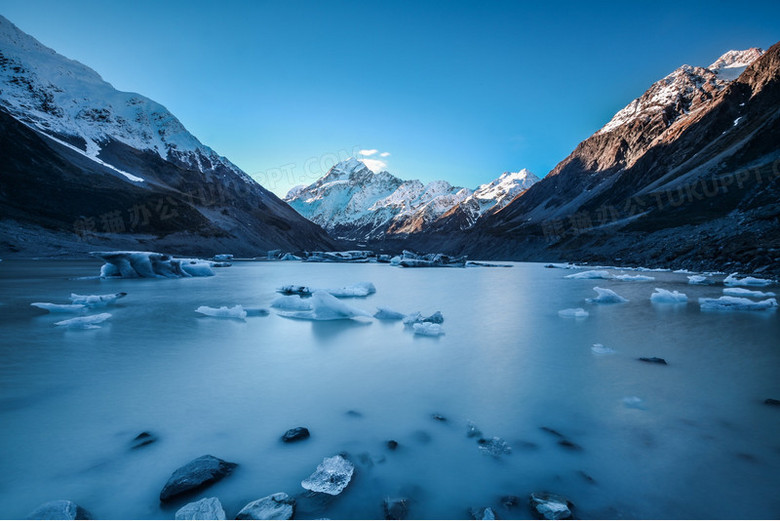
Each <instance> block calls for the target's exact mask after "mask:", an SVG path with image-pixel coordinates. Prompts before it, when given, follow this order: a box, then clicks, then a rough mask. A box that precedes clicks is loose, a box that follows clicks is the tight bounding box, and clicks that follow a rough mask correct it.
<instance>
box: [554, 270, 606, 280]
mask: <svg viewBox="0 0 780 521" xmlns="http://www.w3.org/2000/svg"><path fill="white" fill-rule="evenodd" d="M564 278H565V279H611V278H612V275H610V274H609V272H608V271H605V270H588V271H581V272H579V273H572V274H571V275H566V276H565V277H564Z"/></svg>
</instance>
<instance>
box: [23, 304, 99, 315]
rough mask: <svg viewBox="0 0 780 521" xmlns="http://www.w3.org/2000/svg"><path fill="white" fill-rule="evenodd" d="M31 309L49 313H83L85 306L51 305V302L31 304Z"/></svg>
mask: <svg viewBox="0 0 780 521" xmlns="http://www.w3.org/2000/svg"><path fill="white" fill-rule="evenodd" d="M30 305H31V306H33V307H36V308H40V309H45V310H46V311H48V312H49V313H83V312H84V311H86V309H87V306H85V305H84V304H52V303H51V302H33V303H32V304H30Z"/></svg>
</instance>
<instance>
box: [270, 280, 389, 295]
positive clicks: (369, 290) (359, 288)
mask: <svg viewBox="0 0 780 521" xmlns="http://www.w3.org/2000/svg"><path fill="white" fill-rule="evenodd" d="M276 291H277V292H278V293H282V294H283V295H301V296H308V295H311V294H313V293H314V292H315V291H325V292H327V293H330V294H331V295H333V296H334V297H337V298H350V297H367V296H369V295H372V294H374V293H376V287H375V286H374V284H372V283H371V282H358V283H357V284H355V285H352V286H344V287H341V288H312V287H309V286H299V285H296V284H288V285H287V286H282V287H280V288H277V290H276Z"/></svg>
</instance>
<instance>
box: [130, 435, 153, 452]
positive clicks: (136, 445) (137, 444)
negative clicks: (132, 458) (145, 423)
mask: <svg viewBox="0 0 780 521" xmlns="http://www.w3.org/2000/svg"><path fill="white" fill-rule="evenodd" d="M155 441H157V436H155V435H153V434H150V433H148V432H146V431H144V432H142V433H141V434H139V435H138V436H136V437H135V438H133V441H132V445H131V446H130V448H131V449H140V448H141V447H145V446H146V445H149V444H151V443H154V442H155Z"/></svg>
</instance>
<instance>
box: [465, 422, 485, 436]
mask: <svg viewBox="0 0 780 521" xmlns="http://www.w3.org/2000/svg"><path fill="white" fill-rule="evenodd" d="M466 436H467V437H469V438H481V437H482V431H481V430H479V427H477V425H476V424H475V423H474V422H471V421H469V422H466Z"/></svg>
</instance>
